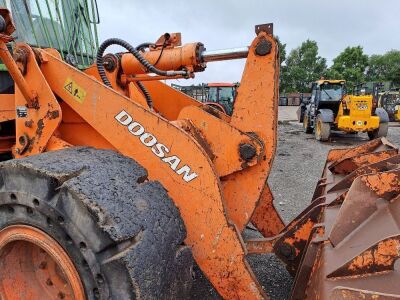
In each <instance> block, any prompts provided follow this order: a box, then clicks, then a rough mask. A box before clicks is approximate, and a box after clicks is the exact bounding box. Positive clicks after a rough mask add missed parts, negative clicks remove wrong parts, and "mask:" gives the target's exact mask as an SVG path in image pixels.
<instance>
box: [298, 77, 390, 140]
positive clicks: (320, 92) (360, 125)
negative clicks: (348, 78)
mask: <svg viewBox="0 0 400 300" xmlns="http://www.w3.org/2000/svg"><path fill="white" fill-rule="evenodd" d="M297 114H298V119H299V121H301V122H302V123H303V128H304V132H306V133H314V134H315V138H316V139H317V140H319V141H328V140H329V137H330V135H331V132H332V131H334V130H336V131H343V132H346V133H359V132H366V133H367V134H368V137H369V138H370V139H371V140H372V139H376V138H379V137H385V136H386V135H387V132H388V122H389V116H388V113H387V112H386V110H385V109H384V108H382V107H378V101H377V100H376V99H375V98H374V96H373V95H366V94H362V93H361V94H349V93H347V89H346V82H345V81H344V80H325V79H322V80H318V81H316V82H314V83H313V84H312V93H311V98H310V99H308V100H307V102H306V103H302V105H301V106H300V107H299V111H298V113H297Z"/></svg>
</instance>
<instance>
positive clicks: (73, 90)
mask: <svg viewBox="0 0 400 300" xmlns="http://www.w3.org/2000/svg"><path fill="white" fill-rule="evenodd" d="M64 90H66V91H67V92H68V93H70V94H71V95H72V96H74V98H75V100H76V101H78V102H79V103H83V101H84V100H85V97H86V91H85V90H84V89H83V88H81V87H80V86H79V85H78V84H77V83H76V82H75V81H73V80H72V79H71V78H69V77H68V78H67V80H66V81H65V84H64Z"/></svg>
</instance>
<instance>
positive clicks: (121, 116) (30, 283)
mask: <svg viewBox="0 0 400 300" xmlns="http://www.w3.org/2000/svg"><path fill="white" fill-rule="evenodd" d="M28 3H30V2H29V1H28V2H25V4H28ZM36 3H38V2H37V1H36ZM43 3H45V4H46V6H43V5H42V6H40V5H39V6H38V7H36V10H34V9H32V7H30V6H28V5H24V6H18V4H21V2H20V1H17V0H15V1H11V4H12V5H11V8H12V7H13V5H14V6H18V7H20V9H19V10H18V11H12V15H13V17H14V18H16V19H17V22H16V23H17V24H25V25H26V24H29V23H31V24H33V25H34V26H32V27H31V29H32V32H33V33H35V37H36V39H35V40H36V42H37V41H40V40H41V38H40V37H46V36H47V37H48V38H47V42H46V43H44V44H41V43H36V44H34V43H26V42H24V41H21V40H19V41H18V42H17V43H14V42H13V41H14V40H15V37H14V36H13V35H12V34H13V32H14V31H15V26H14V24H13V20H12V16H11V13H10V11H9V10H8V9H6V8H2V9H0V16H1V17H0V58H1V60H2V62H3V63H4V64H5V66H6V69H7V72H8V74H9V75H11V77H12V85H11V86H9V88H8V89H7V90H8V91H10V92H8V93H4V94H1V95H0V105H1V109H0V120H1V131H0V142H1V147H0V149H1V153H2V156H3V158H4V160H5V161H4V162H2V163H1V164H0V265H1V268H0V295H1V298H2V299H57V298H59V299H177V298H178V299H180V298H187V297H189V296H188V295H189V294H188V293H189V291H190V288H191V283H192V278H191V276H192V271H191V268H192V265H193V258H194V260H195V261H196V263H197V264H198V265H199V267H200V268H201V270H202V271H203V272H204V274H205V275H206V277H207V278H208V279H209V281H210V282H211V283H212V285H213V286H214V287H215V289H216V290H217V291H218V293H219V294H220V295H221V296H222V297H223V298H224V299H263V298H267V295H266V294H265V292H264V291H263V289H262V287H261V286H260V284H259V283H258V281H257V279H256V277H255V276H254V274H253V272H252V270H251V268H250V266H249V264H248V263H247V261H246V255H248V254H256V253H275V254H276V255H278V256H279V257H280V258H281V259H282V261H283V262H284V263H286V265H287V268H288V270H289V271H290V272H291V273H292V274H293V275H295V276H296V278H297V280H296V282H295V286H294V290H293V293H292V298H294V299H297V298H310V299H312V298H318V299H328V298H332V297H333V298H335V297H336V298H338V299H339V298H345V297H347V296H348V295H350V296H353V298H354V297H364V298H365V297H370V298H376V297H378V296H379V297H380V296H382V297H392V298H398V297H399V295H400V292H399V287H398V284H396V282H398V266H397V264H396V263H395V261H396V260H397V259H398V257H399V248H400V244H399V238H398V237H399V228H398V225H397V224H398V222H397V221H398V217H397V216H398V213H396V212H397V211H398V203H400V202H398V201H397V198H398V194H399V185H398V171H397V166H398V163H399V162H398V160H399V159H398V155H397V153H398V150H397V149H396V148H395V147H394V146H393V145H391V144H390V143H388V142H387V141H386V140H384V139H383V140H375V141H372V142H370V143H369V144H366V145H363V146H360V147H358V148H355V149H348V150H333V151H332V152H331V153H330V154H329V157H328V162H327V165H326V168H325V170H324V174H323V178H322V179H321V181H320V182H319V183H318V186H317V189H316V192H315V196H314V199H313V202H312V203H311V204H310V206H309V207H308V208H307V209H306V210H305V211H304V212H303V213H301V214H300V215H299V216H298V217H297V218H296V219H295V220H293V221H292V222H291V223H290V224H288V225H286V226H285V225H284V223H283V222H282V220H281V218H280V216H279V214H278V213H277V212H276V210H275V209H274V206H273V196H272V193H271V191H270V189H269V187H268V184H267V179H268V175H269V173H270V170H271V165H272V162H273V158H274V155H275V150H276V141H277V137H276V132H277V131H276V129H277V104H278V101H277V100H278V82H279V80H278V78H279V59H278V48H277V43H276V41H275V39H274V37H273V33H272V24H264V25H257V26H256V27H255V31H256V37H255V38H254V40H253V41H252V43H251V44H250V46H248V47H244V48H237V49H229V50H217V51H208V50H206V49H205V48H204V46H203V44H202V43H191V44H184V45H181V36H180V34H178V33H175V34H164V35H162V36H161V37H160V39H159V40H158V41H156V42H155V43H143V44H141V45H138V46H136V47H133V46H131V45H130V44H129V43H127V42H126V41H123V40H121V39H117V38H112V39H108V40H106V41H104V42H103V43H102V44H101V45H100V46H99V49H98V51H97V53H96V55H95V56H94V55H90V54H88V53H87V52H85V51H84V50H83V48H84V47H83V46H82V47H81V48H79V47H78V46H77V45H79V44H80V41H81V40H80V38H79V39H78V38H72V39H69V41H72V44H71V43H65V40H64V42H63V41H62V39H61V37H60V36H59V35H57V32H64V33H67V32H68V31H67V30H66V28H64V26H65V27H66V26H67V24H70V25H71V24H72V23H73V21H72V20H76V19H77V16H79V18H81V21H82V22H81V23H82V24H90V20H93V19H96V18H95V17H94V15H91V14H90V11H95V9H92V10H90V9H89V7H92V8H95V5H93V3H94V1H91V4H92V5H91V6H89V5H87V3H86V2H84V1H76V2H75V1H71V2H69V1H55V2H49V1H44V2H43ZM43 3H42V4H43ZM71 3H75V6H74V7H71V6H67V4H71ZM31 4H32V3H31ZM21 7H22V8H23V9H25V10H26V11H25V13H24V11H23V9H21ZM46 7H47V13H45V8H46ZM34 11H38V14H39V15H35V14H34ZM54 12H55V13H56V15H57V16H60V17H57V18H55V17H51V16H52V13H54ZM21 16H23V17H25V18H28V20H30V22H28V23H26V22H25V23H24V22H21V20H20V19H18V18H21ZM46 16H48V17H46ZM18 20H19V21H18ZM35 24H36V25H37V26H36V25H35ZM40 24H42V25H40ZM45 24H50V25H48V26H47V27H46V26H45ZM46 28H47V29H46ZM86 28H88V27H86ZM46 30H47V33H46ZM49 30H50V31H49ZM51 30H54V31H53V34H50V32H51ZM57 30H58V31H57ZM39 31H40V32H39ZM77 32H80V33H81V35H80V37H82V36H83V37H85V32H87V30H86V31H79V30H77ZM56 37H58V38H59V39H60V40H59V44H60V47H59V48H58V47H50V48H49V46H50V45H49V44H51V43H50V42H51V41H55V40H56V39H57V38H56ZM45 40H46V39H45ZM54 44H55V46H57V44H58V43H54ZM111 45H119V46H122V47H123V48H125V49H126V52H123V53H117V54H106V55H104V54H105V50H106V49H107V48H108V47H109V46H111ZM74 49H75V50H74ZM78 49H80V50H78ZM74 51H75V53H74ZM86 54H87V55H86ZM83 58H86V62H90V60H92V62H93V61H94V60H95V61H94V63H93V64H92V65H90V64H89V65H87V66H85V65H84V59H83ZM236 58H246V65H245V69H244V72H243V76H242V80H241V83H240V87H239V89H238V94H237V97H236V101H235V105H234V109H233V113H232V116H227V115H225V114H223V113H222V112H220V111H219V110H216V109H213V108H212V107H209V106H207V105H204V104H202V103H200V102H198V101H196V100H194V99H192V98H190V97H188V96H187V95H185V94H183V93H180V92H179V91H176V90H175V89H173V88H171V87H169V86H168V85H166V84H164V83H162V82H161V81H160V80H164V79H171V78H172V79H173V78H189V77H193V76H194V73H195V72H198V71H203V70H204V69H205V67H206V64H207V62H211V61H217V60H226V59H236ZM7 158H12V159H8V160H7ZM379 172H382V173H379ZM358 176H359V177H358ZM387 216H390V218H387ZM250 222H251V223H252V224H253V225H254V226H255V227H256V228H257V229H258V230H259V231H260V232H261V233H262V234H263V236H264V238H261V239H252V240H246V241H244V240H243V238H242V234H241V233H242V232H243V230H244V228H245V226H246V225H247V224H249V223H250ZM371 222H372V224H374V222H378V223H375V224H380V226H379V232H376V233H374V234H372V232H375V230H376V229H375V228H374V227H371V226H369V224H370V223H371ZM379 222H380V223H379ZM385 222H386V223H385ZM367 225H368V227H366V226H367ZM389 225H390V226H389ZM363 230H364V231H365V230H369V231H370V233H369V234H367V235H366V234H363V232H364V231H363ZM357 231H360V232H361V233H362V234H361V235H357V234H356V233H357ZM352 234H353V236H352ZM349 236H351V241H350V244H346V243H345V242H349ZM341 245H344V246H343V247H342V246H341ZM331 278H335V280H332V279H331ZM382 282H384V284H378V283H382Z"/></svg>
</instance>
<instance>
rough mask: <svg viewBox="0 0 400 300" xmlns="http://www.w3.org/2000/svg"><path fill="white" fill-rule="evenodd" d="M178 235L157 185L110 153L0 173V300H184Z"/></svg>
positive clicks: (70, 154)
mask: <svg viewBox="0 0 400 300" xmlns="http://www.w3.org/2000/svg"><path fill="white" fill-rule="evenodd" d="M185 236H186V230H185V226H184V223H183V221H182V219H181V217H180V214H179V210H178V209H177V208H176V207H175V205H174V203H173V201H172V200H171V199H170V198H169V197H168V195H167V192H166V191H165V189H164V188H163V187H162V186H161V184H160V183H159V182H155V181H148V180H147V172H146V170H145V169H144V168H143V167H141V166H140V165H139V164H137V163H136V162H135V161H133V160H131V159H130V158H127V157H124V156H122V155H120V154H118V153H116V152H114V151H110V150H96V149H93V148H87V147H76V148H70V149H65V150H60V151H54V152H48V153H44V154H40V155H36V156H31V157H28V158H23V159H16V160H10V161H7V162H3V163H1V164H0V265H1V268H0V294H1V295H3V296H4V297H5V298H4V299H20V298H21V297H20V296H21V295H25V296H26V297H22V298H27V299H28V298H29V299H57V298H58V299H63V298H66V299H84V298H86V299H177V298H188V297H189V293H190V288H191V282H192V264H193V258H192V255H191V251H190V249H189V248H188V247H187V246H184V245H183V240H184V238H185ZM0 298H1V297H0Z"/></svg>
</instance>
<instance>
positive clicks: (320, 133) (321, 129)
mask: <svg viewBox="0 0 400 300" xmlns="http://www.w3.org/2000/svg"><path fill="white" fill-rule="evenodd" d="M314 127H315V128H314V132H315V138H316V140H318V141H321V142H325V141H327V140H329V136H330V135H331V124H330V123H327V122H324V121H322V117H321V115H318V116H317V118H316V120H315V126H314Z"/></svg>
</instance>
